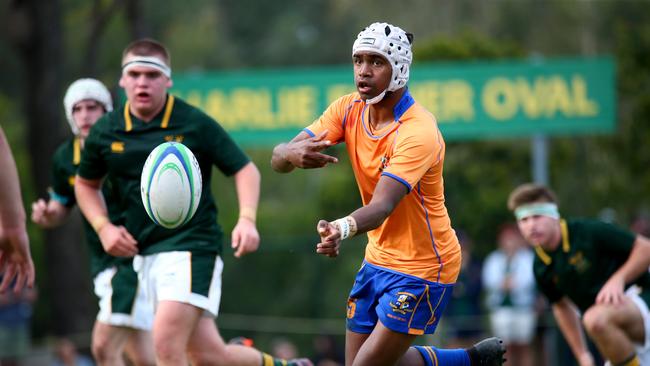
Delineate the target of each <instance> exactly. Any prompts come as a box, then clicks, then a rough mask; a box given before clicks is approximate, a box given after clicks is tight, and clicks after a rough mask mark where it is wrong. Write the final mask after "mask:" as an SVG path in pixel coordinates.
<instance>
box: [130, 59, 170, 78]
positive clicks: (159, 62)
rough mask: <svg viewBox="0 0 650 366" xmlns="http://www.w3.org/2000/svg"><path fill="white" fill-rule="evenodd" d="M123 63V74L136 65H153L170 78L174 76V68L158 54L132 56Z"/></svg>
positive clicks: (152, 66)
mask: <svg viewBox="0 0 650 366" xmlns="http://www.w3.org/2000/svg"><path fill="white" fill-rule="evenodd" d="M127 60H128V61H127V62H125V63H124V65H122V74H126V73H127V72H128V71H129V69H131V68H132V67H135V66H144V67H151V68H154V69H156V70H158V71H160V72H162V73H163V74H164V75H165V76H167V77H168V78H171V77H172V69H171V68H170V67H169V66H167V64H165V62H163V60H161V59H160V58H158V57H156V56H132V57H129V58H128V59H127Z"/></svg>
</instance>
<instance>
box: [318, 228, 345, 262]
mask: <svg viewBox="0 0 650 366" xmlns="http://www.w3.org/2000/svg"><path fill="white" fill-rule="evenodd" d="M316 230H317V231H318V235H319V236H320V243H318V244H316V253H318V254H321V255H324V256H327V257H330V258H336V257H338V255H339V247H340V246H341V233H339V231H338V229H337V228H336V227H335V226H334V225H332V224H331V223H329V222H327V221H325V220H320V221H318V225H317V226H316Z"/></svg>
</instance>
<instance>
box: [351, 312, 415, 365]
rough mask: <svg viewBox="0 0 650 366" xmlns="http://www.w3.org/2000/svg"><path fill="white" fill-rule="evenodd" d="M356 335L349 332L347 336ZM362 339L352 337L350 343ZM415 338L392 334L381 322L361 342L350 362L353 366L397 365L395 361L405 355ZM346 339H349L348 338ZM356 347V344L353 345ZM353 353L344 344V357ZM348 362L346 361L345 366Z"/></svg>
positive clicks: (408, 335) (407, 335)
mask: <svg viewBox="0 0 650 366" xmlns="http://www.w3.org/2000/svg"><path fill="white" fill-rule="evenodd" d="M349 333H352V334H356V335H358V333H353V332H349V331H348V334H349ZM361 338H362V337H354V338H353V339H352V341H356V342H358V341H359V340H360V339H361ZM415 338H416V336H414V335H410V334H403V333H397V332H394V331H392V330H390V329H388V328H386V327H385V326H384V325H383V324H382V323H381V321H379V322H377V325H376V326H375V329H373V331H372V333H370V335H369V336H367V339H366V340H365V341H364V342H362V344H361V347H360V348H358V350H357V352H356V356H355V357H354V359H353V360H352V365H353V366H366V365H367V366H371V365H372V366H382V365H386V366H390V365H394V364H396V363H397V361H398V360H399V359H400V358H401V357H402V355H404V353H406V351H407V350H408V349H409V347H410V346H411V343H413V341H414V340H415ZM347 339H350V338H349V337H348V338H347ZM354 346H356V344H354ZM349 351H350V352H351V351H354V349H349V348H348V345H347V344H346V356H347V355H348V352H349ZM347 363H348V360H347V359H346V364H347Z"/></svg>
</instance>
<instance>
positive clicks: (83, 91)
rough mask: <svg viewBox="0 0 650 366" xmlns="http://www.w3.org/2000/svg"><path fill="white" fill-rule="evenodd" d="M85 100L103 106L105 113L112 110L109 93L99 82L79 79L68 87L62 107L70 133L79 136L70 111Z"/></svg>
mask: <svg viewBox="0 0 650 366" xmlns="http://www.w3.org/2000/svg"><path fill="white" fill-rule="evenodd" d="M85 99H92V100H96V101H98V102H99V103H101V104H102V105H103V106H104V109H105V110H106V112H110V111H112V110H113V100H112V98H111V93H109V92H108V89H106V87H105V86H104V84H102V82H101V81H99V80H95V79H79V80H77V81H75V82H73V83H72V84H70V86H69V87H68V91H66V92H65V97H64V98H63V107H64V108H65V116H66V117H67V118H68V123H69V124H70V128H71V129H72V133H74V134H75V135H77V134H79V128H77V124H76V123H75V122H74V118H73V117H72V109H73V108H74V106H75V104H77V103H79V102H81V101H82V100H85Z"/></svg>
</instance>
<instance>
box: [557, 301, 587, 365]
mask: <svg viewBox="0 0 650 366" xmlns="http://www.w3.org/2000/svg"><path fill="white" fill-rule="evenodd" d="M553 315H554V316H555V320H556V322H557V324H558V326H559V327H560V331H562V334H563V335H564V338H565V339H566V341H567V343H568V344H569V348H571V351H572V352H573V355H574V356H575V357H576V359H580V358H581V357H582V356H583V355H584V354H585V353H589V348H587V343H586V341H585V336H584V332H583V331H582V325H581V324H580V318H579V317H578V313H577V311H576V309H574V308H573V306H571V305H570V303H568V301H567V300H561V301H559V302H557V303H555V304H553Z"/></svg>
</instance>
